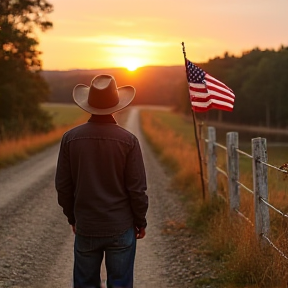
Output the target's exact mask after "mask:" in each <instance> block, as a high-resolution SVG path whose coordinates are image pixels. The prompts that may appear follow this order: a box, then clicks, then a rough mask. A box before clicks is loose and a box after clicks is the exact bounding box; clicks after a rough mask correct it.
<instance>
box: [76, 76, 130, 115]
mask: <svg viewBox="0 0 288 288" xmlns="http://www.w3.org/2000/svg"><path fill="white" fill-rule="evenodd" d="M135 92H136V91H135V88H134V87H132V86H122V87H119V88H117V85H116V81H115V79H114V77H113V76H111V75H105V74H104V75H98V76H96V77H94V78H93V80H92V81H91V86H90V87H89V86H86V85H84V84H78V85H76V86H75V87H74V89H73V99H74V101H75V103H76V104H77V105H78V106H79V107H80V108H82V109H83V110H85V111H87V112H89V113H91V114H96V115H108V114H112V113H114V112H116V111H119V110H121V109H123V108H125V107H126V106H128V105H129V104H130V103H131V101H132V100H133V98H134V96H135Z"/></svg>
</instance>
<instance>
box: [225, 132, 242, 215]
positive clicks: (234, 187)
mask: <svg viewBox="0 0 288 288" xmlns="http://www.w3.org/2000/svg"><path fill="white" fill-rule="evenodd" d="M226 146H227V174H228V189H229V203H230V211H231V212H232V211H234V210H235V209H237V210H238V209H239V203H240V193H239V185H238V183H237V182H238V181H239V154H238V152H237V151H236V148H238V133H237V132H229V133H227V134H226Z"/></svg>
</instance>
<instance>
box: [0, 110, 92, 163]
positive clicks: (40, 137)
mask: <svg viewBox="0 0 288 288" xmlns="http://www.w3.org/2000/svg"><path fill="white" fill-rule="evenodd" d="M43 109H45V110H47V111H49V112H50V113H51V114H52V116H53V120H54V125H55V129H54V130H52V131H50V132H48V133H43V134H37V135H27V136H26V137H23V138H20V139H7V140H3V141H1V143H0V168H4V167H7V166H9V165H12V164H14V163H16V162H18V161H20V160H23V159H26V158H27V157H29V156H30V155H32V154H35V153H37V152H39V151H41V150H43V149H45V148H47V147H48V146H51V145H53V144H55V143H57V142H58V141H59V140H60V139H61V137H62V135H63V134H64V132H65V131H67V130H68V129H70V128H72V127H73V126H75V125H78V124H80V123H83V122H85V120H87V118H88V114H87V113H85V112H83V111H82V110H81V109H79V108H77V107H76V106H72V105H59V104H53V105H52V104H50V105H43Z"/></svg>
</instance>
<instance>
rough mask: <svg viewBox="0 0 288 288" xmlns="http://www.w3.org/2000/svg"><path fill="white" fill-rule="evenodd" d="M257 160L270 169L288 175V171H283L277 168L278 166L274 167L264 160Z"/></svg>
mask: <svg viewBox="0 0 288 288" xmlns="http://www.w3.org/2000/svg"><path fill="white" fill-rule="evenodd" d="M256 160H257V161H258V162H259V163H262V164H263V165H266V166H268V167H270V168H273V169H276V170H278V171H280V172H282V173H285V174H287V173H288V171H287V170H284V169H281V168H279V167H276V166H274V165H271V164H269V163H267V162H264V161H262V160H260V159H256ZM281 167H282V166H281Z"/></svg>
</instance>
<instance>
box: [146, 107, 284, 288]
mask: <svg viewBox="0 0 288 288" xmlns="http://www.w3.org/2000/svg"><path fill="white" fill-rule="evenodd" d="M168 118H169V120H167V119H168ZM141 119H142V124H143V129H144V132H145V134H146V136H147V139H148V141H149V142H151V144H152V145H153V147H154V149H155V151H156V152H157V153H158V154H159V157H160V158H161V159H162V160H163V161H164V162H165V163H166V164H167V165H169V167H170V169H171V171H172V172H173V173H172V175H175V176H174V185H178V187H179V188H180V189H181V190H182V191H183V193H184V195H185V199H186V201H185V203H186V207H187V209H188V211H190V219H189V220H190V221H191V222H190V225H191V226H192V227H193V229H194V231H198V232H199V233H201V235H202V236H203V239H205V240H203V241H204V242H205V243H206V247H205V250H208V251H209V253H208V254H209V255H210V257H211V261H216V262H219V265H221V267H222V269H221V270H222V271H223V272H222V273H221V275H219V278H218V280H216V281H214V282H213V285H215V286H217V287H230V288H233V287H269V288H270V287H275V288H276V287H279V288H280V287H283V288H284V287H287V283H288V261H287V260H286V259H285V258H284V257H283V256H282V255H281V254H280V253H278V252H277V251H276V250H274V249H273V248H272V247H271V246H269V245H260V243H259V241H258V240H259V239H257V237H256V235H255V232H254V226H252V225H253V222H254V212H253V211H254V202H253V195H252V194H250V193H248V192H245V191H243V192H242V191H241V203H240V211H241V212H242V213H244V214H245V216H246V217H247V218H248V219H251V222H252V225H250V224H249V223H248V222H247V221H246V220H245V219H243V218H241V217H239V216H238V215H236V213H230V211H229V207H228V203H226V202H225V201H223V199H222V198H216V199H210V201H204V202H203V201H200V199H201V193H200V191H201V185H200V181H199V178H200V177H199V166H198V159H197V153H196V151H197V150H196V147H195V143H192V142H191V140H190V138H189V137H190V136H191V135H193V125H191V123H186V122H185V120H184V119H182V117H181V116H179V115H176V114H173V113H171V112H169V113H167V112H154V111H143V112H142V114H141ZM179 123H180V124H179ZM179 127H181V129H179ZM187 127H189V128H187ZM187 133H188V135H189V136H188V137H187ZM275 155H277V154H275ZM275 155H274V156H275ZM280 157H282V156H280ZM218 158H219V159H218ZM277 161H282V159H281V160H277V159H275V161H274V162H277ZM224 162H225V155H221V153H218V157H217V165H218V163H219V165H220V166H221V165H224ZM240 163H241V167H240V170H241V169H244V170H243V171H242V170H241V171H242V172H241V173H240V175H241V180H240V181H241V182H242V183H243V182H244V183H245V182H246V183H245V184H246V185H247V186H248V187H251V188H252V187H253V186H252V185H253V183H252V182H251V181H252V178H251V166H250V165H248V163H247V161H246V160H244V159H240ZM223 168H224V169H225V167H223ZM274 173H275V172H274ZM272 174H273V172H271V173H270V174H269V182H270V187H269V193H270V194H269V195H270V198H269V201H270V202H271V203H272V204H273V205H275V207H278V208H279V209H282V210H281V211H284V212H285V211H288V201H287V200H288V199H287V198H288V194H287V191H286V189H283V187H284V186H285V185H284V186H283V178H282V175H281V176H280V177H279V176H278V177H275V175H274V176H273V175H272ZM247 183H248V184H247ZM279 184H281V185H279ZM218 193H219V194H221V195H223V196H224V197H225V198H226V199H228V191H227V179H225V178H224V177H222V176H218ZM270 220H271V235H270V236H271V238H272V239H273V242H274V243H275V244H276V246H277V247H278V248H280V249H281V251H282V252H284V254H286V255H288V245H287V244H288V242H287V235H288V233H287V232H288V230H287V218H285V217H282V216H280V215H279V214H277V213H273V212H271V213H270ZM262 243H264V244H265V242H262ZM217 283H218V284H217ZM220 283H221V284H220ZM213 287H214V286H213Z"/></svg>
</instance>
